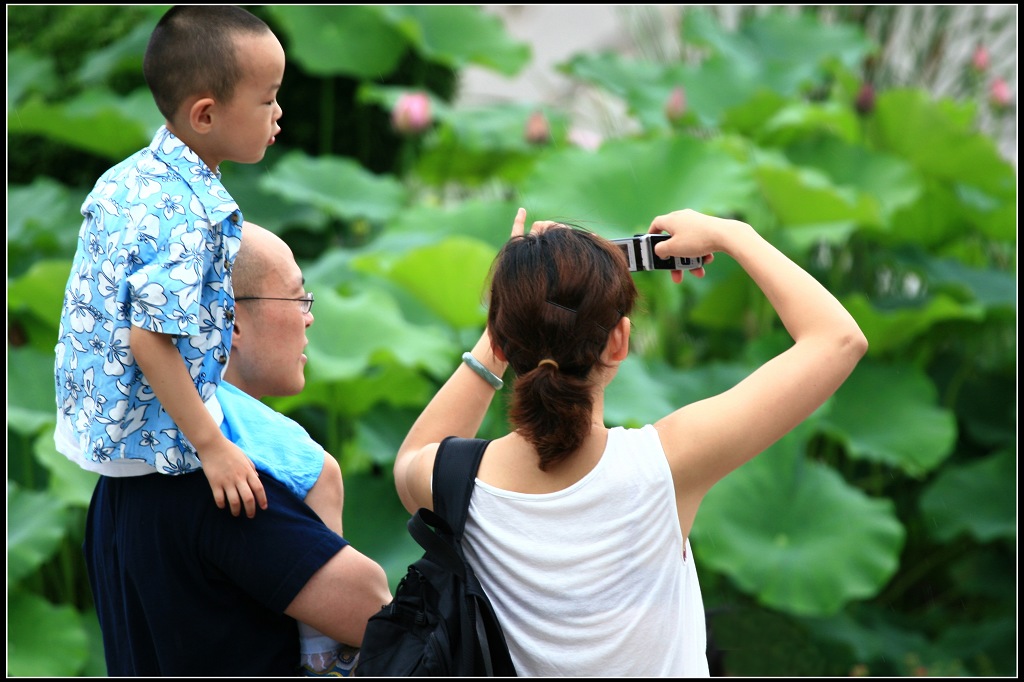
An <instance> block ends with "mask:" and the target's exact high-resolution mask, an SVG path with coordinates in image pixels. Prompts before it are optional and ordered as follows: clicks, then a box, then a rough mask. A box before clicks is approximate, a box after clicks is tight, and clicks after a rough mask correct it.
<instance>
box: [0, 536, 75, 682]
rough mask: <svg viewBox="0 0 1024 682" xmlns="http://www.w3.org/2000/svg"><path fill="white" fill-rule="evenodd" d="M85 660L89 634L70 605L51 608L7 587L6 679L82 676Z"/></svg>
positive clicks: (38, 597)
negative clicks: (7, 676)
mask: <svg viewBox="0 0 1024 682" xmlns="http://www.w3.org/2000/svg"><path fill="white" fill-rule="evenodd" d="M8 522H10V518H8ZM88 658H89V638H88V634H87V633H86V630H85V628H84V626H83V624H82V619H81V616H80V615H79V613H78V611H76V610H75V608H74V607H73V606H71V605H70V604H63V605H59V606H54V605H53V604H51V603H50V602H48V601H47V600H46V599H44V598H42V597H40V596H38V595H35V594H30V593H27V592H22V591H20V590H18V589H13V590H12V589H11V588H10V586H8V590H7V674H8V675H9V676H11V677H73V676H75V675H78V674H80V673H81V670H82V666H83V665H85V663H86V660H87V659H88Z"/></svg>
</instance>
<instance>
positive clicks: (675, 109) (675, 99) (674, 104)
mask: <svg viewBox="0 0 1024 682" xmlns="http://www.w3.org/2000/svg"><path fill="white" fill-rule="evenodd" d="M685 113H686V91H685V90H683V86H681V85H677V86H676V87H674V88H672V93H671V94H670V95H669V96H668V101H666V102H665V118H667V119H668V122H669V123H678V122H679V121H680V120H681V119H682V118H683V115H684V114H685Z"/></svg>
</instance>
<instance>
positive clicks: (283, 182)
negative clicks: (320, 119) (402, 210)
mask: <svg viewBox="0 0 1024 682" xmlns="http://www.w3.org/2000/svg"><path fill="white" fill-rule="evenodd" d="M260 187H261V188H262V189H263V190H264V191H265V192H268V193H271V194H276V195H278V196H282V197H284V198H286V199H288V200H289V201H293V202H296V203H303V202H308V203H310V204H312V205H314V206H316V207H317V208H319V209H321V210H323V211H325V212H327V213H328V214H330V215H332V216H335V217H337V218H342V219H346V220H355V219H358V218H365V219H367V220H370V221H378V222H384V221H386V220H388V219H389V218H390V217H391V216H392V215H394V214H395V212H396V211H398V209H399V207H401V206H402V204H403V203H404V202H405V199H406V194H407V190H406V189H405V187H404V185H403V184H402V183H401V182H400V181H399V180H398V179H397V178H395V177H392V176H381V175H374V174H373V173H371V172H370V171H369V170H367V169H366V168H364V167H363V166H361V165H360V164H359V163H358V162H356V161H354V160H352V159H349V158H344V157H338V156H325V157H318V158H314V157H311V156H307V155H306V154H304V153H302V152H290V153H288V154H286V155H285V156H283V157H282V158H281V160H280V161H278V163H277V164H275V165H274V167H273V168H272V169H271V170H270V171H269V172H268V173H266V174H265V175H263V176H262V177H261V179H260ZM257 222H258V221H257Z"/></svg>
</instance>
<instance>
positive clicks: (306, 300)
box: [235, 292, 313, 315]
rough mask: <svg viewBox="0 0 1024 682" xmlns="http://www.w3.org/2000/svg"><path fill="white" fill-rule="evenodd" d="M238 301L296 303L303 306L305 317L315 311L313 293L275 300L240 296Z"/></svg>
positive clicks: (267, 297) (264, 297)
mask: <svg viewBox="0 0 1024 682" xmlns="http://www.w3.org/2000/svg"><path fill="white" fill-rule="evenodd" d="M235 300H236V301H295V302H296V303H301V304H302V314H303V315H305V314H306V313H308V312H309V311H310V310H312V309H313V293H312V292H310V293H307V294H306V295H305V296H303V297H302V298H275V297H273V296H239V297H238V298H236V299H235Z"/></svg>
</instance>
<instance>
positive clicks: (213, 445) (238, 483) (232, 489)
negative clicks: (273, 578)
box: [129, 326, 267, 518]
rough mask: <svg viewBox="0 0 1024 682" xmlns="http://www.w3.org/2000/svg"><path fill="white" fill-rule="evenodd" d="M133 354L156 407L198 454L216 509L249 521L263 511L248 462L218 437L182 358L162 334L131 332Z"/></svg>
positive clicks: (134, 329) (259, 487)
mask: <svg viewBox="0 0 1024 682" xmlns="http://www.w3.org/2000/svg"><path fill="white" fill-rule="evenodd" d="M129 343H130V344H131V348H132V353H133V354H134V355H135V359H136V362H138V363H139V367H140V368H141V369H142V373H143V374H145V376H146V380H147V381H148V382H149V385H150V386H152V387H153V392H154V393H155V394H156V397H157V398H158V399H159V400H160V404H161V405H163V407H164V409H165V410H167V414H169V415H170V416H171V419H173V420H174V423H175V424H177V426H178V429H179V430H180V431H181V432H182V433H183V434H185V436H186V437H187V438H188V439H189V440H190V441H191V442H192V444H193V445H194V446H195V448H196V450H197V451H198V452H199V453H200V459H201V460H202V463H203V471H204V472H205V474H206V478H207V480H208V481H209V483H210V487H211V488H212V489H213V498H214V500H215V501H216V503H217V506H218V507H220V508H221V509H223V508H224V506H225V504H226V505H227V506H229V507H230V508H231V513H232V514H233V515H235V516H238V514H239V512H240V511H241V508H242V507H245V514H246V516H248V517H249V518H252V517H253V516H254V515H255V514H256V505H257V504H258V505H259V507H260V509H266V508H267V494H266V491H264V489H263V484H262V483H261V482H260V478H259V474H257V473H256V467H255V466H253V463H252V461H250V460H249V458H248V457H247V456H246V455H245V453H244V452H242V451H241V449H239V447H238V446H237V445H235V444H234V443H232V442H231V441H230V440H228V439H227V438H226V437H225V436H224V434H223V433H221V431H220V429H219V428H218V426H217V424H216V423H215V422H214V420H213V416H212V415H211V414H210V413H209V411H207V409H206V406H205V405H204V404H203V401H202V399H200V397H199V392H198V391H196V387H195V384H194V383H193V382H192V377H190V376H189V373H188V370H187V369H186V368H185V362H184V361H183V360H182V358H181V353H180V352H179V351H178V349H177V348H175V346H174V344H173V343H172V342H171V337H170V336H169V335H167V334H160V333H157V332H152V331H149V330H147V329H142V328H141V327H136V326H132V328H131V332H130V335H129Z"/></svg>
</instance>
